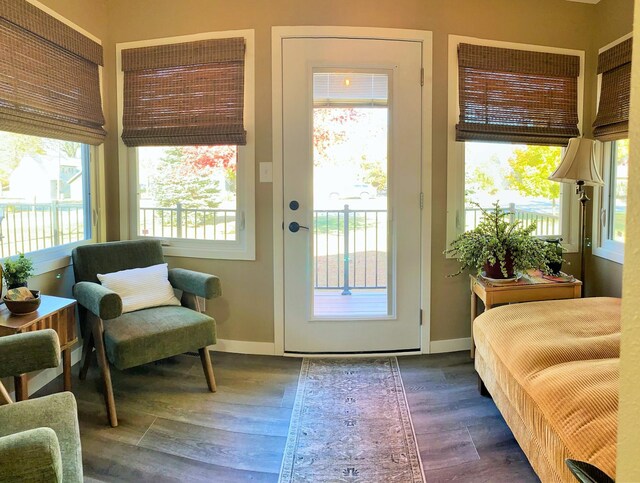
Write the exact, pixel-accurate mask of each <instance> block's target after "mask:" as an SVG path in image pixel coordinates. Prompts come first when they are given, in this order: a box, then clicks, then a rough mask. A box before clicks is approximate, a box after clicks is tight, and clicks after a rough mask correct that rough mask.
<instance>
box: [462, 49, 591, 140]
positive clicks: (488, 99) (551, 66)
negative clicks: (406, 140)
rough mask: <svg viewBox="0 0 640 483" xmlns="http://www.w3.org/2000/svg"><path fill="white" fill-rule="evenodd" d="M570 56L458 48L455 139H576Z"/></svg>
mask: <svg viewBox="0 0 640 483" xmlns="http://www.w3.org/2000/svg"><path fill="white" fill-rule="evenodd" d="M579 74H580V58H579V57H577V56H573V55H561V54H550V53H546V52H531V51H525V50H512V49H503V48H497V47H487V46H483V45H471V44H460V45H459V46H458V78H459V96H460V98H459V99H460V122H459V123H458V124H457V125H456V140H457V141H503V142H512V143H527V144H542V145H562V146H566V144H567V143H568V141H569V138H572V137H576V136H579V135H580V132H579V130H578V76H579Z"/></svg>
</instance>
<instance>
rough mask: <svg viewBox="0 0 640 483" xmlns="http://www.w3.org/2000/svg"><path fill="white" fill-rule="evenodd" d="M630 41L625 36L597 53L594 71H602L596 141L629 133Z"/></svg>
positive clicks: (594, 131)
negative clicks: (596, 64) (615, 43)
mask: <svg viewBox="0 0 640 483" xmlns="http://www.w3.org/2000/svg"><path fill="white" fill-rule="evenodd" d="M632 43H633V39H627V40H625V41H624V42H621V43H619V44H617V45H615V46H613V47H611V48H610V49H607V50H605V51H604V52H602V53H601V54H600V55H599V56H598V74H602V83H601V84H600V102H599V104H598V114H597V115H596V120H595V121H594V122H593V136H594V137H595V138H596V139H599V140H600V141H615V140H617V139H625V138H627V137H629V94H630V91H631V45H632Z"/></svg>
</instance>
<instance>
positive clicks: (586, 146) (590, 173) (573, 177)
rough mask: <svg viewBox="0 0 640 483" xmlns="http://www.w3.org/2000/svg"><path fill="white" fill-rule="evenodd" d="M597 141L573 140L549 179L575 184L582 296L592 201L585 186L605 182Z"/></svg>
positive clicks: (600, 184) (598, 184) (583, 292)
mask: <svg viewBox="0 0 640 483" xmlns="http://www.w3.org/2000/svg"><path fill="white" fill-rule="evenodd" d="M594 146H595V141H594V140H593V139H587V138H582V137H580V138H572V139H570V140H569V145H568V146H567V149H566V150H565V152H564V156H563V157H562V160H561V161H560V166H558V168H557V169H556V170H555V171H554V172H553V174H552V175H551V176H549V179H550V180H552V181H557V182H559V183H575V184H576V194H577V195H578V196H579V198H578V199H579V201H580V280H582V296H583V297H584V295H585V286H586V285H585V277H586V270H585V262H586V259H585V256H584V249H585V246H586V228H585V225H586V224H585V221H586V214H587V203H588V202H589V201H591V200H590V199H589V197H588V196H587V193H586V192H585V190H584V187H585V185H589V186H602V185H603V184H604V181H602V178H601V177H600V173H599V172H598V168H597V166H596V162H595V157H594V155H593V149H594Z"/></svg>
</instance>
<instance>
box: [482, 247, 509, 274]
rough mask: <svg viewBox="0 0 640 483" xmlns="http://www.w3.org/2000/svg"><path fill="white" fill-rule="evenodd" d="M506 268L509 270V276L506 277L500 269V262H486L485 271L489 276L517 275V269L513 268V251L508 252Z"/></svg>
mask: <svg viewBox="0 0 640 483" xmlns="http://www.w3.org/2000/svg"><path fill="white" fill-rule="evenodd" d="M504 268H505V269H506V271H507V276H506V277H505V276H504V274H503V273H502V270H501V269H500V262H498V261H496V263H494V264H489V263H485V264H484V267H483V269H484V273H485V275H486V276H487V277H489V278H495V279H498V278H513V277H515V271H514V269H513V257H512V256H511V252H507V256H506V257H505V264H504Z"/></svg>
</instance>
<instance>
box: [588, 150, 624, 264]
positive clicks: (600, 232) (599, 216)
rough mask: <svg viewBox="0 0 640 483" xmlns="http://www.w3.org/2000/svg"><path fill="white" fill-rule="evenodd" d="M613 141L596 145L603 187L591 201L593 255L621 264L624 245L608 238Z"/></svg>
mask: <svg viewBox="0 0 640 483" xmlns="http://www.w3.org/2000/svg"><path fill="white" fill-rule="evenodd" d="M613 144H614V141H607V142H604V143H598V148H597V149H596V156H597V158H596V159H599V160H600V166H601V171H600V172H601V173H602V178H603V179H604V186H602V187H599V188H595V190H594V197H593V198H594V200H593V254H594V255H596V256H598V257H600V258H606V259H607V260H611V261H612V262H616V263H620V264H622V263H623V262H624V243H622V242H619V241H616V240H612V239H611V238H609V231H610V230H609V228H610V224H611V222H612V217H611V216H610V209H611V197H612V196H613V192H612V191H613V190H612V176H615V173H614V167H613Z"/></svg>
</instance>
